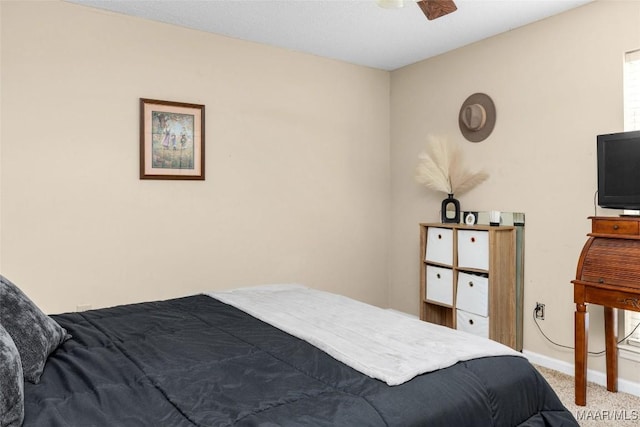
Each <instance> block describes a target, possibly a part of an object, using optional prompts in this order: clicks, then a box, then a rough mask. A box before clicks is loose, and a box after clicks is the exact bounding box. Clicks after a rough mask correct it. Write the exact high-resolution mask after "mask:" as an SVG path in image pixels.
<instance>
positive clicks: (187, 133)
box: [140, 98, 204, 180]
mask: <svg viewBox="0 0 640 427" xmlns="http://www.w3.org/2000/svg"><path fill="white" fill-rule="evenodd" d="M140 179H187V180H204V105H200V104H188V103H184V102H171V101H160V100H156V99H146V98H140Z"/></svg>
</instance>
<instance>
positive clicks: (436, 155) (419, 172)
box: [415, 136, 489, 223]
mask: <svg viewBox="0 0 640 427" xmlns="http://www.w3.org/2000/svg"><path fill="white" fill-rule="evenodd" d="M418 159H420V162H419V163H418V167H417V169H416V176H415V179H416V181H417V182H418V183H420V184H422V185H424V186H425V187H427V188H429V189H431V190H435V191H440V192H443V193H445V194H447V198H446V199H445V200H443V201H442V209H441V211H440V213H441V218H442V222H443V223H449V222H450V223H459V222H460V203H459V202H458V200H456V199H455V198H454V195H456V196H460V195H462V194H464V193H466V192H467V191H469V190H471V189H472V188H474V187H476V186H477V185H479V184H480V183H482V182H483V181H485V180H486V179H487V178H489V174H487V173H486V172H483V171H480V172H471V171H469V170H467V169H466V168H465V167H463V165H462V152H461V151H460V147H459V146H458V145H455V144H454V143H451V142H450V141H449V139H447V138H443V137H435V136H430V137H429V143H428V145H427V149H426V150H425V151H423V152H422V153H420V155H419V156H418ZM450 207H452V208H453V210H451V209H448V208H450ZM447 211H449V213H447ZM451 212H452V213H451Z"/></svg>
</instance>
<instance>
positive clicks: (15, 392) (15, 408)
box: [0, 324, 24, 427]
mask: <svg viewBox="0 0 640 427" xmlns="http://www.w3.org/2000/svg"><path fill="white" fill-rule="evenodd" d="M23 419H24V379H23V378H22V364H21V363H20V354H18V349H17V348H16V345H15V344H14V342H13V340H12V339H11V335H9V333H8V332H7V331H6V330H5V329H4V328H3V327H2V324H0V426H3V427H5V426H6V427H14V426H21V425H22V420H23Z"/></svg>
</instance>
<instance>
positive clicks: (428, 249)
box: [420, 223, 522, 351]
mask: <svg viewBox="0 0 640 427" xmlns="http://www.w3.org/2000/svg"><path fill="white" fill-rule="evenodd" d="M520 228H521V230H520V232H522V227H520ZM517 232H518V227H512V226H485V225H474V226H468V225H462V224H440V223H423V224H420V260H421V261H420V318H421V319H422V320H425V321H427V322H431V323H436V324H439V325H443V326H448V327H450V328H454V329H459V330H463V331H466V332H470V333H473V334H476V335H480V336H484V337H486V338H490V339H492V340H495V341H498V342H500V343H502V344H505V345H508V346H509V347H511V348H514V349H516V350H518V351H521V350H522V289H521V286H522V276H519V275H521V274H522V268H521V262H520V266H518V262H517V261H518V260H517V258H518V257H519V256H521V254H522V250H521V249H522V248H521V247H520V248H519V250H518V245H521V240H518V239H517ZM520 261H521V260H520ZM518 279H520V280H518Z"/></svg>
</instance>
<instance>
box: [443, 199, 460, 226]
mask: <svg viewBox="0 0 640 427" xmlns="http://www.w3.org/2000/svg"><path fill="white" fill-rule="evenodd" d="M451 207H453V209H451ZM440 216H441V218H442V222H443V223H445V224H446V223H454V224H459V223H460V202H459V201H458V200H457V199H454V198H453V194H449V195H448V196H447V198H446V199H444V200H443V201H442V208H441V210H440Z"/></svg>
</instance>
